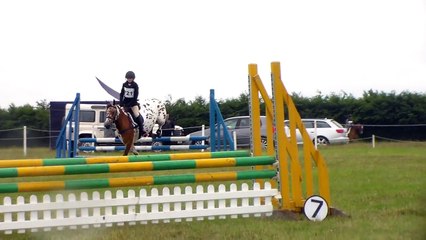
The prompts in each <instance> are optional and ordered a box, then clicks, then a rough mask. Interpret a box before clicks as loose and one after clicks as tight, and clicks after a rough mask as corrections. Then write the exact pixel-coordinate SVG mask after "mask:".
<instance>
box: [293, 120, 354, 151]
mask: <svg viewBox="0 0 426 240" xmlns="http://www.w3.org/2000/svg"><path fill="white" fill-rule="evenodd" d="M302 122H303V124H304V126H305V128H306V131H307V132H308V134H309V135H310V136H311V139H312V141H313V142H314V143H315V140H314V138H315V124H316V136H317V143H318V144H319V145H328V144H345V143H348V142H349V138H348V137H347V130H346V128H345V127H343V126H342V125H341V124H340V123H338V122H337V121H335V120H334V119H327V118H323V119H314V118H306V119H302ZM285 125H286V126H287V127H289V126H290V122H289V121H288V120H286V121H285ZM296 139H297V142H298V143H302V142H303V140H302V135H301V134H300V131H299V130H298V129H296Z"/></svg>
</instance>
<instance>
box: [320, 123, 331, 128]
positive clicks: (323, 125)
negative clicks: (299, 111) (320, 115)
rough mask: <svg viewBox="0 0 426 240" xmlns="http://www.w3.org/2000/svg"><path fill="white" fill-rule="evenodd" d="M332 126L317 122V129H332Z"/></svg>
mask: <svg viewBox="0 0 426 240" xmlns="http://www.w3.org/2000/svg"><path fill="white" fill-rule="evenodd" d="M330 127H331V126H330V125H329V124H328V123H326V122H323V121H317V128H330Z"/></svg>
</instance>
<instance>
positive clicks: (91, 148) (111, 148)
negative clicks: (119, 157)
mask: <svg viewBox="0 0 426 240" xmlns="http://www.w3.org/2000/svg"><path fill="white" fill-rule="evenodd" d="M208 147H209V146H208V145H160V146H139V145H138V146H135V149H136V150H138V151H175V150H200V149H207V148H208ZM125 148H126V147H125V146H122V145H120V146H81V147H79V148H78V150H80V151H98V152H99V151H107V152H112V151H124V149H125Z"/></svg>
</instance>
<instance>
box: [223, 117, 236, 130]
mask: <svg viewBox="0 0 426 240" xmlns="http://www.w3.org/2000/svg"><path fill="white" fill-rule="evenodd" d="M237 123H238V119H230V120H228V121H226V122H225V125H226V127H227V128H228V129H235V128H236V127H237Z"/></svg>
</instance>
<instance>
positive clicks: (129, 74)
mask: <svg viewBox="0 0 426 240" xmlns="http://www.w3.org/2000/svg"><path fill="white" fill-rule="evenodd" d="M130 78H133V79H135V78H136V76H135V73H134V72H132V71H128V72H127V73H126V79H130Z"/></svg>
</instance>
